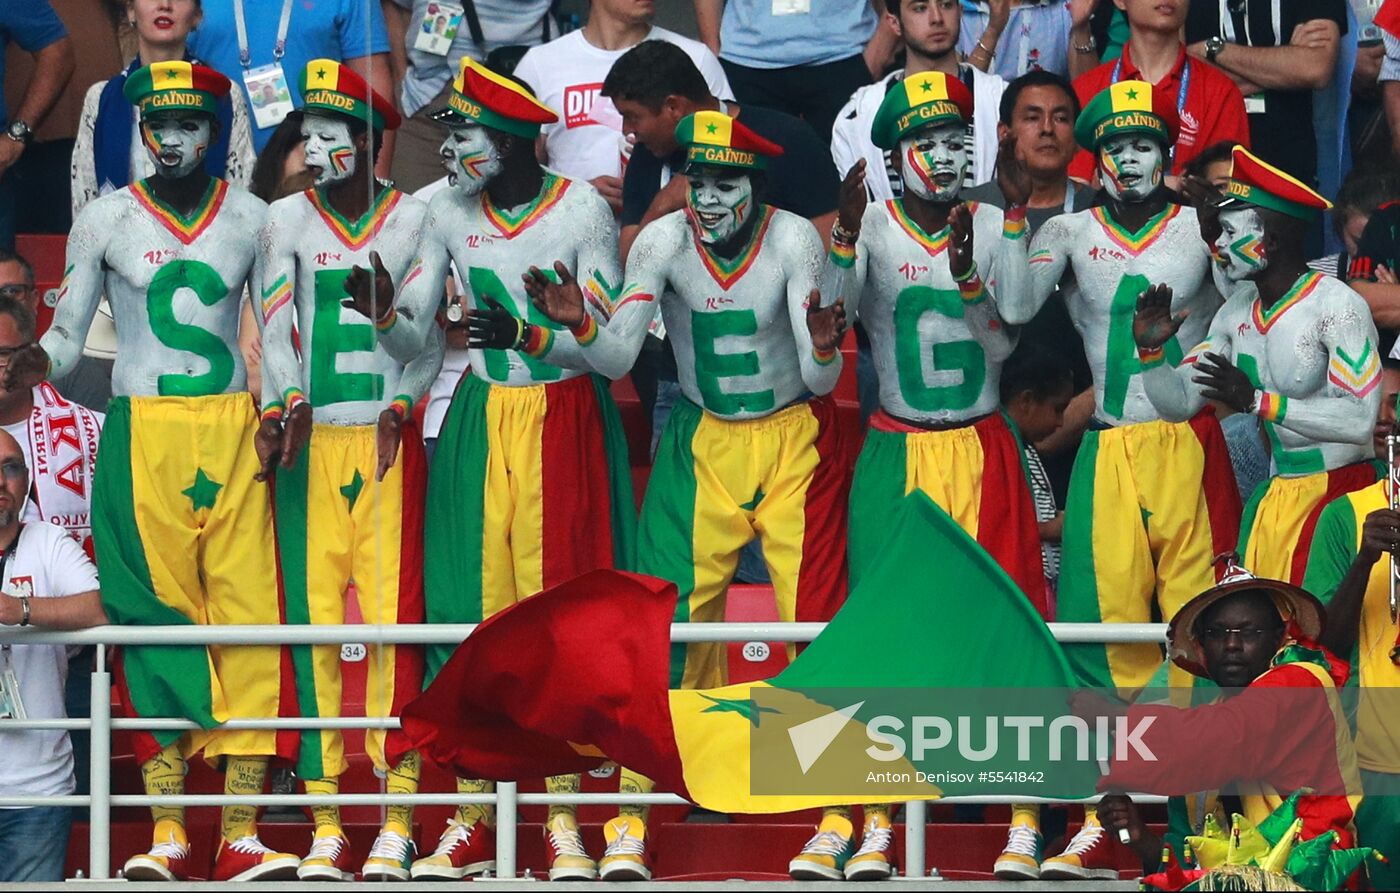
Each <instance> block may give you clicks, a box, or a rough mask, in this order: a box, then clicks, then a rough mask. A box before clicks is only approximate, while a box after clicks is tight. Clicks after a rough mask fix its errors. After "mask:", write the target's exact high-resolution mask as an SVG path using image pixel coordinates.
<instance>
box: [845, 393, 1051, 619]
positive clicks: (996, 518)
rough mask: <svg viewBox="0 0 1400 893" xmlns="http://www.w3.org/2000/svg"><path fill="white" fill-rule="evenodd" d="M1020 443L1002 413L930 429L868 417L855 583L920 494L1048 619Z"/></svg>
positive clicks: (854, 522) (855, 522)
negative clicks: (893, 522) (896, 510)
mask: <svg viewBox="0 0 1400 893" xmlns="http://www.w3.org/2000/svg"><path fill="white" fill-rule="evenodd" d="M1023 457H1024V453H1023V452H1022V450H1021V445H1020V442H1019V440H1018V438H1017V436H1016V434H1015V433H1014V432H1013V430H1012V428H1011V426H1010V425H1009V424H1008V423H1007V420H1006V417H1005V416H1004V415H1002V414H1001V413H1000V412H996V413H992V414H991V415H988V416H985V417H983V418H981V419H979V420H978V421H977V422H975V423H974V424H971V425H965V426H963V427H960V428H947V429H942V430H937V431H930V430H925V429H920V428H915V427H913V426H910V425H907V424H904V423H902V422H900V421H898V420H897V419H894V418H892V417H890V416H889V415H888V414H887V413H886V412H885V411H884V410H879V411H877V412H876V413H875V414H874V415H872V416H871V417H870V428H869V430H868V431H867V432H866V435H865V445H864V446H863V447H862V448H861V451H860V457H859V458H858V459H857V460H856V470H855V478H854V480H853V481H852V483H851V531H850V564H851V586H852V588H854V587H855V586H857V585H859V583H860V578H861V575H862V574H863V573H864V572H865V570H866V569H867V568H869V567H871V566H873V565H875V564H877V563H878V562H879V555H880V552H881V550H882V549H884V547H885V544H886V542H887V534H888V531H889V518H890V511H891V509H892V508H893V507H894V506H896V505H899V504H900V502H901V501H902V500H903V498H904V497H905V496H907V495H908V494H909V493H912V492H913V491H915V490H918V491H920V492H922V493H925V494H927V495H928V496H929V498H931V499H932V500H933V501H934V502H935V503H937V504H938V507H939V508H941V509H943V511H945V512H947V513H948V514H949V515H950V516H951V517H952V518H953V520H954V521H957V522H958V526H959V527H961V528H962V529H963V530H965V531H966V532H967V534H968V536H971V537H972V538H973V539H975V540H977V543H978V545H980V546H982V548H984V549H986V550H987V552H988V554H990V555H991V556H992V558H993V559H994V560H995V561H996V562H997V564H999V565H1000V566H1001V567H1002V569H1003V570H1005V571H1006V573H1007V574H1008V575H1009V576H1010V577H1011V579H1012V580H1014V581H1015V582H1016V585H1017V586H1019V587H1020V589H1021V591H1022V592H1024V593H1025V594H1026V597H1027V598H1028V599H1030V602H1031V604H1032V605H1033V606H1034V607H1035V609H1036V611H1037V612H1038V613H1039V614H1040V615H1041V616H1042V617H1044V618H1045V619H1047V620H1049V619H1050V613H1049V612H1050V606H1049V597H1048V594H1047V592H1046V589H1045V569H1044V567H1043V565H1042V562H1041V553H1040V527H1039V525H1038V524H1037V522H1036V517H1035V502H1034V500H1033V499H1032V498H1031V491H1030V484H1029V478H1028V477H1027V473H1026V468H1025V465H1024V458H1023Z"/></svg>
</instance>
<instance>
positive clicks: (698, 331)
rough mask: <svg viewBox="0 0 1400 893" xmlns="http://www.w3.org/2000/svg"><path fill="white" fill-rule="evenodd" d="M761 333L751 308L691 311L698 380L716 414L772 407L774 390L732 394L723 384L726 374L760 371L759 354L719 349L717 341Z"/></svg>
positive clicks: (701, 394)
mask: <svg viewBox="0 0 1400 893" xmlns="http://www.w3.org/2000/svg"><path fill="white" fill-rule="evenodd" d="M756 334H758V317H756V316H754V312H753V311H752V310H718V311H711V312H708V313H701V312H699V311H697V310H692V311H691V312H690V335H691V340H692V341H693V342H694V343H695V382H696V384H697V386H698V387H699V388H700V397H701V398H702V399H703V400H704V402H705V408H706V409H708V410H709V411H710V412H713V413H714V414H715V415H721V416H728V415H737V414H739V413H741V412H767V411H768V410H770V409H772V408H773V404H774V401H775V398H774V396H773V391H772V390H771V389H770V390H766V391H750V392H747V393H738V394H729V393H725V391H724V388H723V387H721V384H722V382H723V381H724V379H726V378H737V377H739V376H741V375H745V376H746V375H757V374H758V373H759V368H758V354H757V353H756V352H754V351H751V350H749V351H745V352H744V353H718V352H716V351H715V341H717V340H719V339H720V338H724V337H726V336H728V335H739V336H743V335H756Z"/></svg>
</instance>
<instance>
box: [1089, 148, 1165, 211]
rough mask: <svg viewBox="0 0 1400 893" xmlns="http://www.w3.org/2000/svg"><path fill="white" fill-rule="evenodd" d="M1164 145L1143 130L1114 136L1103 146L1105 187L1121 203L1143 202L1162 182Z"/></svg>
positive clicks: (1101, 163) (1100, 149)
mask: <svg viewBox="0 0 1400 893" xmlns="http://www.w3.org/2000/svg"><path fill="white" fill-rule="evenodd" d="M1163 161H1164V159H1163V157H1162V146H1161V144H1160V143H1158V142H1157V141H1156V140H1154V139H1152V138H1151V137H1149V136H1146V135H1144V134H1140V133H1123V134H1118V135H1117V136H1111V137H1109V138H1108V139H1106V140H1104V141H1103V144H1102V145H1100V146H1099V173H1100V175H1101V176H1100V179H1101V180H1103V188H1104V189H1105V190H1107V191H1108V194H1109V195H1110V196H1112V197H1113V198H1115V199H1117V200H1118V201H1120V202H1140V201H1142V200H1143V199H1145V198H1147V196H1148V195H1150V194H1151V193H1152V190H1154V189H1156V188H1157V187H1158V186H1159V185H1161V183H1162V169H1163V167H1164V164H1163Z"/></svg>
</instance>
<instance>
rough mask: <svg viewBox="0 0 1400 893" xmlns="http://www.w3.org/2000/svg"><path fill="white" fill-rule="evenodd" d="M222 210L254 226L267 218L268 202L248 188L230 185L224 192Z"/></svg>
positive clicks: (257, 225) (259, 224)
mask: <svg viewBox="0 0 1400 893" xmlns="http://www.w3.org/2000/svg"><path fill="white" fill-rule="evenodd" d="M224 210H225V212H227V213H231V214H233V215H234V216H235V217H236V218H238V220H239V221H240V222H246V223H247V224H248V225H250V226H252V227H254V228H256V227H259V226H262V224H263V221H264V220H266V219H267V212H268V204H267V202H265V201H263V200H262V199H260V198H258V197H257V196H256V195H253V193H251V192H249V191H248V190H246V189H243V188H241V187H238V186H233V185H230V186H229V187H228V191H227V192H226V193H224Z"/></svg>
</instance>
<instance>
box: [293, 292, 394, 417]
mask: <svg viewBox="0 0 1400 893" xmlns="http://www.w3.org/2000/svg"><path fill="white" fill-rule="evenodd" d="M349 275H350V271H349V270H317V271H316V313H315V315H314V318H313V320H312V323H311V344H310V347H311V392H310V394H308V399H310V401H311V405H313V406H330V405H331V404H333V403H359V402H363V401H366V400H382V399H384V376H382V375H380V374H379V373H377V372H339V371H337V370H336V368H335V360H336V357H337V356H339V355H340V354H343V353H368V352H370V351H373V350H374V349H375V347H376V346H377V345H378V338H377V336H376V335H375V333H374V326H373V324H371V323H370V322H369V321H368V320H364V321H363V322H349V323H347V322H343V321H342V320H341V311H342V310H343V308H342V307H341V306H340V302H341V301H342V300H344V299H345V297H346V295H345V277H346V276H349ZM357 318H359V319H363V317H357Z"/></svg>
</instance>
